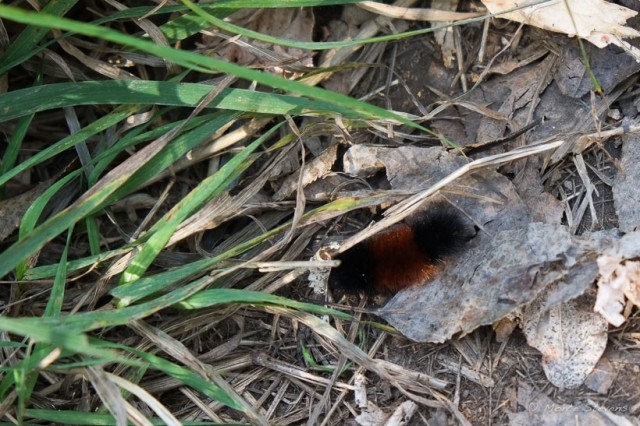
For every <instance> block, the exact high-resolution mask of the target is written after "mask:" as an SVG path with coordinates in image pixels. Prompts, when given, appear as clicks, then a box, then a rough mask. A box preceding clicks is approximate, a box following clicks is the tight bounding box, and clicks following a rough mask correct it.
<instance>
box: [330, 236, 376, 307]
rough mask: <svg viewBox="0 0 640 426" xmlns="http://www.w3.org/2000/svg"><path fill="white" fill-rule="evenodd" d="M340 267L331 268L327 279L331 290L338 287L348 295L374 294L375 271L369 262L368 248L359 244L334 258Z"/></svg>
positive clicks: (364, 244) (364, 243)
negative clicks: (362, 292)
mask: <svg viewBox="0 0 640 426" xmlns="http://www.w3.org/2000/svg"><path fill="white" fill-rule="evenodd" d="M336 259H337V260H340V262H341V263H340V266H337V267H335V268H333V270H332V271H331V275H330V277H329V285H330V286H331V288H334V289H335V288H337V287H339V288H340V289H341V290H342V291H344V292H345V293H348V294H356V293H358V292H360V291H364V292H366V293H367V294H373V293H375V276H374V273H375V269H374V265H373V264H372V262H371V254H370V253H369V246H368V245H367V244H366V242H363V243H360V244H358V245H356V246H354V247H352V248H350V249H349V250H347V251H345V252H344V253H341V254H340V255H339V256H337V257H336Z"/></svg>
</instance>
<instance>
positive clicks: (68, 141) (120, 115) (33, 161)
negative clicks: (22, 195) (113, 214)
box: [0, 95, 140, 275]
mask: <svg viewBox="0 0 640 426" xmlns="http://www.w3.org/2000/svg"><path fill="white" fill-rule="evenodd" d="M3 97H4V95H2V96H0V102H1V101H2V98H3ZM138 109H140V107H139V106H137V105H125V106H122V107H118V108H116V109H115V110H113V111H111V112H110V113H109V114H107V115H105V116H104V117H101V118H99V119H98V120H96V121H94V122H93V123H91V124H90V125H89V126H87V127H84V128H83V129H81V130H80V131H78V132H76V133H74V134H72V135H69V136H67V137H66V138H64V139H61V140H60V141H58V142H56V143H55V144H53V145H51V146H49V147H48V148H45V149H43V150H42V151H40V152H38V153H37V154H35V155H33V156H32V157H30V158H29V159H27V160H25V161H23V162H22V163H20V164H19V165H17V166H16V167H14V168H13V169H11V170H9V171H8V172H6V173H4V174H3V175H2V176H0V185H4V184H5V183H7V181H9V180H10V179H12V178H14V177H16V176H17V175H19V174H20V173H22V172H24V171H25V170H28V169H29V168H31V167H33V166H35V165H37V164H40V163H42V162H43V161H46V160H48V159H50V158H53V157H54V156H56V155H58V154H60V153H61V152H64V151H66V150H67V149H70V148H73V147H74V146H75V145H76V144H77V143H79V142H81V141H83V140H86V139H87V138H89V137H91V136H94V135H96V134H98V133H100V132H102V131H104V130H106V129H108V128H109V127H111V126H114V125H116V124H118V123H120V122H121V121H123V120H126V119H127V117H129V116H131V115H132V114H134V113H135V112H136V111H137V110H138ZM0 110H1V108H0ZM0 275H1V274H0Z"/></svg>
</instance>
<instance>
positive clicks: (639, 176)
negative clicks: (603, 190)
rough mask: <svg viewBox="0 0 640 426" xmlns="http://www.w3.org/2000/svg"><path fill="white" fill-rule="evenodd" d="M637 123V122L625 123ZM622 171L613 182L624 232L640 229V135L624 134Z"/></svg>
mask: <svg viewBox="0 0 640 426" xmlns="http://www.w3.org/2000/svg"><path fill="white" fill-rule="evenodd" d="M623 124H624V125H627V126H628V125H629V124H631V125H637V123H636V122H632V123H628V122H625V123H623ZM619 164H620V169H621V170H620V172H619V173H618V174H617V175H616V177H615V179H614V182H613V202H614V206H615V208H616V213H617V215H618V223H619V225H618V227H619V228H620V230H621V231H622V232H631V231H634V230H636V229H640V209H639V208H638V206H639V205H640V167H638V164H640V135H639V134H637V133H631V134H627V135H624V136H622V154H621V157H620V163H619Z"/></svg>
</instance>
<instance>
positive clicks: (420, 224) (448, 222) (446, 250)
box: [412, 207, 474, 261]
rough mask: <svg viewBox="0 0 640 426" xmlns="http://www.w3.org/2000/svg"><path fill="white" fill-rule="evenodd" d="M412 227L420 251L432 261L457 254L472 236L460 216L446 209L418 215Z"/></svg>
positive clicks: (436, 209)
mask: <svg viewBox="0 0 640 426" xmlns="http://www.w3.org/2000/svg"><path fill="white" fill-rule="evenodd" d="M412 227H413V230H414V241H415V243H416V244H417V245H418V247H419V248H420V251H422V252H423V253H424V254H425V256H427V257H428V258H429V259H431V260H434V261H437V260H440V259H442V258H444V257H446V256H450V255H452V254H455V253H457V252H458V251H459V250H460V249H461V248H462V247H463V245H464V243H466V242H467V241H469V240H470V239H471V238H473V236H474V232H472V230H471V228H470V227H469V226H468V225H467V223H466V221H465V220H464V219H463V218H462V216H461V214H460V213H459V212H457V211H455V210H453V209H451V208H446V207H440V208H434V209H433V210H431V211H428V212H425V213H423V214H421V215H419V216H418V217H417V218H416V219H415V221H414V222H413V223H412Z"/></svg>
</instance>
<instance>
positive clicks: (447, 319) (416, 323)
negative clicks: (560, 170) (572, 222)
mask: <svg viewBox="0 0 640 426" xmlns="http://www.w3.org/2000/svg"><path fill="white" fill-rule="evenodd" d="M495 221H499V216H497V217H496V219H495ZM612 238H614V237H612V236H611V233H606V232H603V233H594V234H592V235H591V236H589V237H586V236H585V237H575V236H572V235H571V234H570V233H569V230H568V228H567V227H565V226H561V225H552V224H543V223H531V224H529V225H528V226H526V227H525V228H522V229H508V230H503V231H500V232H497V233H496V234H495V237H493V238H492V237H490V236H487V235H483V234H482V233H481V235H480V236H479V237H476V240H477V241H474V242H473V243H472V247H471V248H470V249H468V250H467V252H466V253H464V254H463V255H461V256H460V257H459V258H458V259H456V260H455V261H453V262H452V263H451V264H450V265H448V266H447V268H446V269H445V271H444V272H443V273H442V274H441V275H440V276H438V277H437V278H436V279H435V280H433V281H432V282H430V283H428V284H427V285H424V286H417V287H412V288H409V289H407V290H404V291H402V292H400V293H398V294H396V295H395V297H394V298H393V299H391V301H390V302H389V303H387V305H386V306H384V307H383V308H382V309H380V310H378V311H377V312H376V313H377V315H379V316H381V317H383V318H384V319H385V320H386V321H387V322H389V323H390V324H391V325H393V326H394V327H395V328H397V329H398V330H399V331H400V332H401V333H402V334H404V335H405V336H407V337H408V338H410V339H412V340H416V341H419V342H433V343H441V342H444V341H445V340H447V339H450V338H451V337H452V336H453V335H454V334H456V333H462V334H466V333H469V332H471V331H473V330H474V329H476V328H477V327H479V326H482V325H489V324H493V323H494V322H496V321H497V320H499V319H501V318H503V317H505V316H506V315H508V314H510V313H512V312H515V311H516V310H517V309H518V308H519V307H523V306H525V305H527V304H529V303H531V302H532V301H534V300H535V299H536V297H538V296H540V295H543V294H544V296H545V297H544V299H542V300H541V301H540V302H539V306H541V309H543V310H548V309H550V308H551V307H552V306H555V305H557V304H559V303H562V302H564V301H566V300H570V299H573V298H575V297H577V296H579V295H581V294H582V293H583V292H584V291H585V290H586V289H587V288H588V287H589V286H590V285H591V284H592V283H593V282H594V280H595V278H596V275H597V266H596V262H595V256H594V255H593V253H594V251H595V252H598V251H602V247H606V246H608V245H611V244H612V242H611V239H612ZM545 290H546V291H547V292H546V293H543V292H544V291H545Z"/></svg>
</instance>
